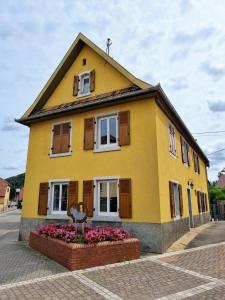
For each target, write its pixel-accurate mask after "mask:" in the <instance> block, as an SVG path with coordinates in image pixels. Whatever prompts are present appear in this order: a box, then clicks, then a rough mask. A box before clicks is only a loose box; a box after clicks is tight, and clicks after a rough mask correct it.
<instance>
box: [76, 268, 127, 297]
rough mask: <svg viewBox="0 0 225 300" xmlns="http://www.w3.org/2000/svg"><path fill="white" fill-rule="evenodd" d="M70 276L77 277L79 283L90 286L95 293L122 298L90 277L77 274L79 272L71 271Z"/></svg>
mask: <svg viewBox="0 0 225 300" xmlns="http://www.w3.org/2000/svg"><path fill="white" fill-rule="evenodd" d="M72 276H73V277H74V278H76V279H78V280H79V281H80V282H81V283H83V284H85V285H86V286H87V287H89V288H91V289H92V290H93V291H95V292H96V293H97V294H99V295H101V296H102V297H104V298H105V299H109V300H110V299H113V300H122V298H120V297H119V296H117V295H116V294H114V293H112V292H111V291H109V290H107V289H106V288H104V287H103V286H101V285H100V284H98V283H96V282H95V281H92V280H91V279H89V278H87V277H86V276H84V275H82V274H81V273H80V274H79V273H75V272H72Z"/></svg>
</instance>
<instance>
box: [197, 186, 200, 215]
mask: <svg viewBox="0 0 225 300" xmlns="http://www.w3.org/2000/svg"><path fill="white" fill-rule="evenodd" d="M200 194H201V193H200V192H199V191H197V201H198V212H199V213H200V212H201V196H200Z"/></svg>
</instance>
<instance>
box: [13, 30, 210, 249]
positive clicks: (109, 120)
mask: <svg viewBox="0 0 225 300" xmlns="http://www.w3.org/2000/svg"><path fill="white" fill-rule="evenodd" d="M17 122H19V123H21V124H24V125H26V126H29V127H30V138H29V149H28V158H27V168H26V179H25V186H24V198H23V209H22V218H21V225H20V239H25V240H26V239H28V237H29V232H30V230H32V229H35V228H37V227H38V226H40V225H42V224H46V223H50V222H68V221H69V220H70V218H69V217H68V216H67V209H68V208H69V207H70V206H71V205H73V204H74V203H76V202H78V201H79V202H84V203H85V204H86V206H87V208H88V221H89V222H91V223H93V224H96V225H103V224H104V225H106V224H109V225H116V226H123V227H126V228H128V229H130V230H131V232H132V233H133V234H134V235H135V236H137V237H138V238H139V239H140V240H141V243H142V248H143V249H146V250H148V251H153V252H159V253H160V252H164V251H165V250H166V249H167V248H168V247H169V246H170V245H171V244H172V243H173V242H174V241H175V240H176V239H178V238H179V237H180V236H182V235H183V234H184V233H186V232H187V231H188V230H189V228H190V227H193V226H198V225H200V224H203V223H205V222H208V221H209V220H210V216H209V209H208V208H209V204H208V191H207V171H206V167H207V166H208V165H209V162H208V159H207V157H206V156H205V154H204V153H203V151H202V150H201V148H200V146H199V145H198V144H197V142H196V141H195V139H194V138H193V136H192V135H191V133H190V131H189V130H188V129H187V127H186V126H185V124H184V122H183V121H182V119H181V118H180V116H179V115H178V113H177V112H176V110H175V108H174V107H173V106H172V104H171V103H170V101H169V100H168V98H167V96H166V95H165V93H164V91H163V90H162V88H161V86H160V85H157V86H152V85H151V84H148V83H146V82H144V81H142V80H140V79H137V78H136V77H134V76H133V75H132V74H131V73H129V72H128V71H127V70H125V69H124V68H123V67H122V66H121V65H119V64H118V63H117V62H116V61H115V60H114V59H113V58H112V57H110V56H109V55H107V54H106V53H105V52H104V51H102V50H101V49H100V48H99V47H97V46H96V45H95V44H94V43H92V42H91V41H90V40H89V39H88V38H87V37H85V36H84V35H83V34H79V35H78V37H77V38H76V40H75V41H74V43H73V44H72V46H71V47H70V49H69V50H68V52H67V53H66V55H65V56H64V58H63V60H62V61H61V63H60V64H59V66H58V67H57V69H56V70H55V72H54V73H53V74H52V76H51V77H50V79H49V81H48V82H47V84H46V85H45V86H44V88H43V90H42V91H41V92H40V94H39V95H38V97H37V99H36V100H35V101H34V103H33V104H32V105H31V107H30V108H29V109H28V110H27V112H26V113H25V114H24V115H23V116H22V117H21V118H20V119H18V120H17ZM196 124H197V120H196Z"/></svg>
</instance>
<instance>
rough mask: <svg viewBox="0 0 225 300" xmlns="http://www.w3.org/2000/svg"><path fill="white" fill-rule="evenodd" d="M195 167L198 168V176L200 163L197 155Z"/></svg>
mask: <svg viewBox="0 0 225 300" xmlns="http://www.w3.org/2000/svg"><path fill="white" fill-rule="evenodd" d="M197 166H198V174H200V162H199V156H198V155H197Z"/></svg>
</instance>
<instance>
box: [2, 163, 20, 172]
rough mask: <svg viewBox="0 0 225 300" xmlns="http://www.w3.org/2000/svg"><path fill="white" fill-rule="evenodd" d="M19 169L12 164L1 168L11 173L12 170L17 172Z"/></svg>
mask: <svg viewBox="0 0 225 300" xmlns="http://www.w3.org/2000/svg"><path fill="white" fill-rule="evenodd" d="M18 168H19V167H18V166H17V165H14V164H9V165H5V166H3V167H2V169H3V170H6V171H12V170H17V169H18Z"/></svg>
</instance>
